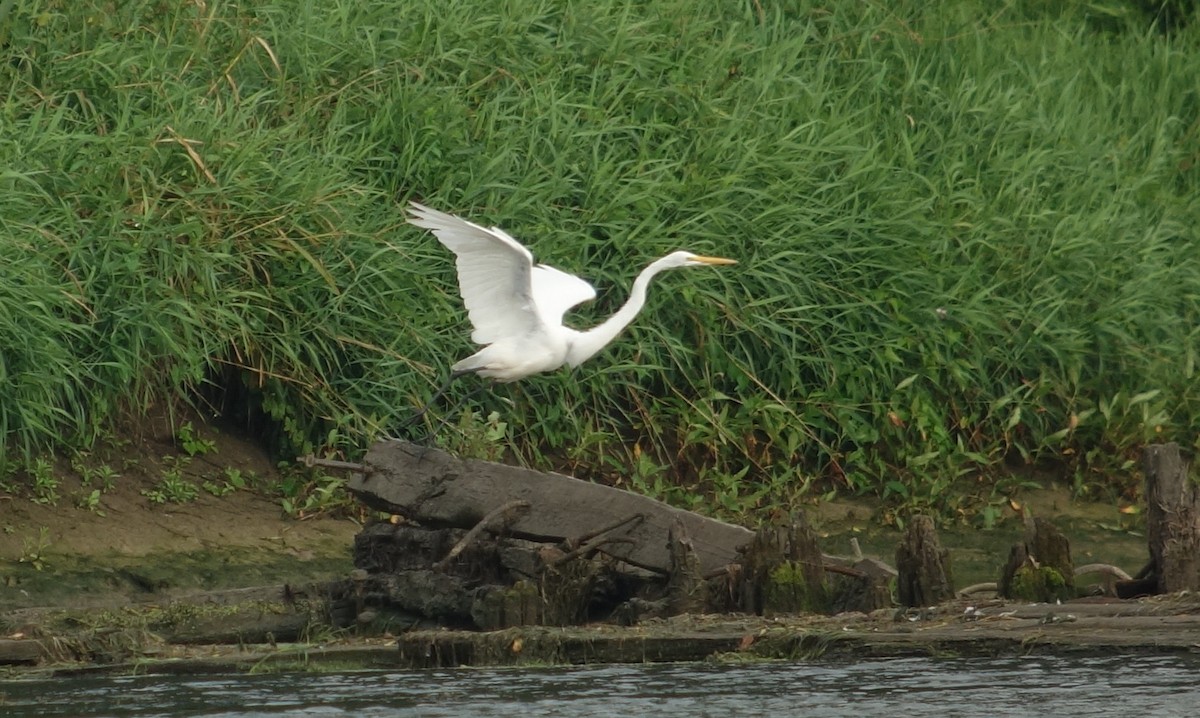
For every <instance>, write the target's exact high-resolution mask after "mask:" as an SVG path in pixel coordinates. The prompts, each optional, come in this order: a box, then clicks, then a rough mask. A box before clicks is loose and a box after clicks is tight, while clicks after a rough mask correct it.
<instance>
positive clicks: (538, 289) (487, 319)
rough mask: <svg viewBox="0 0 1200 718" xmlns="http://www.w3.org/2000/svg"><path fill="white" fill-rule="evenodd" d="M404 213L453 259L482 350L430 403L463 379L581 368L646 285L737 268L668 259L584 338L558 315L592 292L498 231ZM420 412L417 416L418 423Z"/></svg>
mask: <svg viewBox="0 0 1200 718" xmlns="http://www.w3.org/2000/svg"><path fill="white" fill-rule="evenodd" d="M409 211H410V212H411V216H410V217H409V218H408V221H409V223H411V224H414V225H416V226H418V227H423V228H425V229H428V230H430V231H432V232H433V235H434V236H435V237H437V239H438V241H439V242H441V243H442V244H443V245H445V246H446V248H447V249H449V250H450V251H451V252H454V255H455V257H456V258H457V265H458V287H459V293H460V294H461V295H462V298H463V303H464V304H466V307H467V313H468V316H469V317H470V320H471V325H472V326H473V327H474V331H473V332H472V333H471V339H472V340H473V341H474V342H475V343H476V344H482V345H483V348H482V349H480V350H479V351H477V352H475V353H474V354H472V355H471V356H469V357H467V358H465V359H462V360H461V361H458V362H456V363H455V364H454V365H453V366H452V367H451V368H450V377H449V379H448V380H447V382H446V384H445V385H443V386H442V388H441V389H439V390H438V391H437V393H435V394H434V396H433V398H431V399H430V404H432V403H433V401H435V400H436V399H437V398H438V397H439V396H440V395H441V394H442V393H443V392H444V391H445V390H446V388H447V387H448V386H449V385H450V383H451V382H452V381H454V379H456V378H458V377H460V376H463V375H464V374H471V373H474V374H478V375H479V376H482V377H488V378H491V379H494V380H496V381H498V382H502V383H506V382H511V381H516V380H518V379H521V378H524V377H527V376H529V375H530V374H537V373H539V372H546V371H552V370H554V369H558V368H559V367H561V366H563V365H567V366H571V367H576V366H579V365H580V364H582V363H583V362H585V361H587V360H588V359H590V358H592V357H593V356H595V355H596V353H597V352H599V351H600V350H601V349H603V348H604V347H605V346H606V345H608V343H609V342H611V341H612V340H613V339H615V338H616V337H617V335H618V334H620V333H621V330H623V329H624V328H625V327H626V326H628V325H629V323H630V322H631V321H633V318H634V317H636V316H637V314H638V312H640V311H641V310H642V307H643V306H644V305H645V303H646V288H647V287H648V286H649V284H650V280H651V279H653V278H654V276H655V275H656V274H658V273H659V272H661V271H663V270H666V269H675V268H677V267H702V266H712V265H721V264H737V262H736V261H735V260H732V259H723V258H721V257H705V256H701V255H697V254H692V253H691V252H672V253H671V254H668V255H666V256H665V257H663V258H661V259H659V260H657V261H655V262H651V263H650V265H649V266H647V267H646V268H645V269H643V270H642V272H641V274H639V275H638V276H637V278H636V279H635V280H633V288H632V289H631V290H630V292H629V299H628V300H627V301H626V302H625V304H624V305H623V306H622V307H621V308H620V309H619V310H617V312H616V314H613V315H612V316H611V317H609V318H608V320H607V321H605V322H603V323H602V324H600V325H598V326H596V327H593V328H592V329H589V330H587V331H582V332H581V331H577V330H575V329H572V328H570V327H568V326H564V325H563V321H562V319H563V314H565V313H566V312H567V310H568V309H570V308H572V307H574V306H576V305H577V304H580V303H581V302H586V301H588V300H591V299H595V298H596V290H595V289H594V288H593V287H592V285H590V284H588V283H587V282H585V281H584V280H582V279H580V278H579V277H576V276H574V275H571V274H567V273H566V272H563V271H560V270H557V269H555V268H553V267H547V266H546V265H544V264H534V263H533V255H532V254H530V252H529V250H528V249H526V248H525V247H523V246H522V245H521V244H520V243H519V242H518V241H517V240H515V239H513V238H512V237H511V236H510V235H509V234H508V233H507V232H505V231H504V230H502V229H500V228H499V227H493V228H491V229H486V228H484V227H481V226H479V225H477V224H475V223H474V222H468V221H467V220H465V219H461V218H459V217H455V216H453V215H450V214H446V213H445V212H439V211H437V210H435V209H430V208H429V207H426V206H424V205H421V204H418V203H416V202H412V203H410V208H409ZM426 409H428V405H426ZM424 413H425V409H422V410H421V411H420V412H419V413H418V414H417V417H419V416H420V415H421V414H424ZM417 417H413V418H414V419H415V418H417Z"/></svg>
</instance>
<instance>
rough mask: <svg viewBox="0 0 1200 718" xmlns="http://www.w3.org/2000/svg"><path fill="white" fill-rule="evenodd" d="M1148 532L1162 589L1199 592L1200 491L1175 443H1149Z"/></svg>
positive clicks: (1145, 463)
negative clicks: (1151, 444)
mask: <svg viewBox="0 0 1200 718" xmlns="http://www.w3.org/2000/svg"><path fill="white" fill-rule="evenodd" d="M1143 469H1144V471H1145V475H1146V504H1147V511H1146V536H1147V541H1148V543H1149V548H1150V560H1151V563H1152V564H1153V573H1154V576H1155V578H1156V579H1157V589H1158V592H1159V593H1174V592H1176V591H1200V490H1198V489H1197V485H1196V482H1195V481H1194V480H1192V478H1191V477H1190V475H1189V474H1190V466H1189V462H1188V461H1187V459H1185V458H1184V456H1183V455H1182V453H1181V452H1180V450H1179V445H1178V444H1176V443H1174V442H1171V443H1167V444H1156V445H1153V446H1147V447H1146V450H1145V453H1144V455H1143Z"/></svg>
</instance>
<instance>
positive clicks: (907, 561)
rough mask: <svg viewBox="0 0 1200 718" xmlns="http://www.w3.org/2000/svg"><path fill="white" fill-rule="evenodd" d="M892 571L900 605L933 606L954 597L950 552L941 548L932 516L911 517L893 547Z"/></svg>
mask: <svg viewBox="0 0 1200 718" xmlns="http://www.w3.org/2000/svg"><path fill="white" fill-rule="evenodd" d="M896 571H897V573H898V575H897V577H896V597H897V599H898V600H899V602H900V605H901V606H908V607H918V606H934V605H937V604H938V603H941V602H942V601H946V600H949V599H951V598H953V597H954V580H953V578H952V573H951V571H950V552H949V551H948V550H946V549H944V548H942V544H941V541H939V540H938V535H937V529H936V528H934V525H933V519H931V518H930V517H928V516H914V517H913V520H912V522H910V523H909V525H908V530H907V531H906V532H905V535H904V540H903V541H901V543H900V545H899V546H897V547H896Z"/></svg>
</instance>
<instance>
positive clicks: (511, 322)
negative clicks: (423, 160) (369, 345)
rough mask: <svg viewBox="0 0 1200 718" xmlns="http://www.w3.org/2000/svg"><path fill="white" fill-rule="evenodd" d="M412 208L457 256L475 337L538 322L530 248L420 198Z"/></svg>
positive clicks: (487, 338) (417, 221) (494, 336)
mask: <svg viewBox="0 0 1200 718" xmlns="http://www.w3.org/2000/svg"><path fill="white" fill-rule="evenodd" d="M409 211H410V212H411V213H412V214H411V216H410V217H409V218H408V221H409V223H411V224H414V225H416V226H418V227H423V228H425V229H428V230H430V231H432V232H433V235H434V236H435V237H437V239H438V241H439V242H441V243H442V244H443V245H445V246H446V248H447V249H449V250H450V251H451V252H454V256H455V257H456V258H457V266H458V287H459V292H460V293H461V294H462V298H463V303H464V304H465V305H466V307H467V315H468V316H469V317H470V318H471V325H472V326H473V327H474V328H475V331H474V332H472V333H471V339H472V341H474V342H476V343H477V344H491V343H492V342H494V341H496V340H498V339H501V338H502V337H506V336H513V335H517V334H521V333H524V332H527V331H531V330H533V329H536V328H537V327H538V326H540V324H541V322H542V319H541V316H540V315H539V314H538V312H537V310H536V307H535V305H534V292H533V285H532V282H533V280H532V274H533V273H534V272H533V255H532V254H530V253H529V250H528V249H525V247H523V246H521V244H520V243H519V242H517V240H515V239H513V238H512V237H511V236H509V235H508V234H507V233H505V232H503V231H502V230H500V229H496V228H493V229H486V228H484V227H481V226H479V225H477V224H475V223H474V222H468V221H467V220H465V219H461V218H459V217H455V216H453V215H450V214H446V213H445V212H439V211H437V210H435V209H430V208H429V207H425V206H424V205H420V204H417V203H416V202H412V203H411V208H410V210H409ZM560 316H561V315H560Z"/></svg>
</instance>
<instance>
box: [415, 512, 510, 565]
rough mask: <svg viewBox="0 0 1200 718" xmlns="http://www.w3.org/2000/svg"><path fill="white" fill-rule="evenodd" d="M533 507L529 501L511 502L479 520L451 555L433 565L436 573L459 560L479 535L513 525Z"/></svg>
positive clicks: (452, 550) (459, 541) (461, 539)
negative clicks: (461, 554) (460, 555)
mask: <svg viewBox="0 0 1200 718" xmlns="http://www.w3.org/2000/svg"><path fill="white" fill-rule="evenodd" d="M531 507H532V505H531V504H530V503H529V502H528V501H509V502H508V503H507V504H504V505H503V506H501V507H499V508H497V509H493V510H492V511H491V512H489V513H488V514H487V515H486V516H484V517H483V518H482V519H480V520H479V523H477V524H475V526H474V527H473V528H472V529H471V530H470V531H468V532H467V534H466V535H465V536H463V537H462V538H460V539H459V540H458V543H456V544H454V548H452V549H450V553H448V554H446V558H444V559H442V560H441V561H438V562H437V563H435V564H434V565H433V569H434V570H435V571H445V570H446V567H447V566H449V565H450V562H451V561H453V560H454V559H456V558H458V555H459V554H460V553H462V552H463V551H464V550H466V548H467V546H469V545H471V542H472V541H474V540H475V539H476V538H478V537H479V534H481V533H483V532H484V531H490V530H492V529H494V528H495V527H497V526H504V525H507V524H509V523H512V522H513V521H514V520H516V519H517V518H518V517H519V516H521V515H522V514H524V513H526V512H528V511H529V509H530V508H531Z"/></svg>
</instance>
